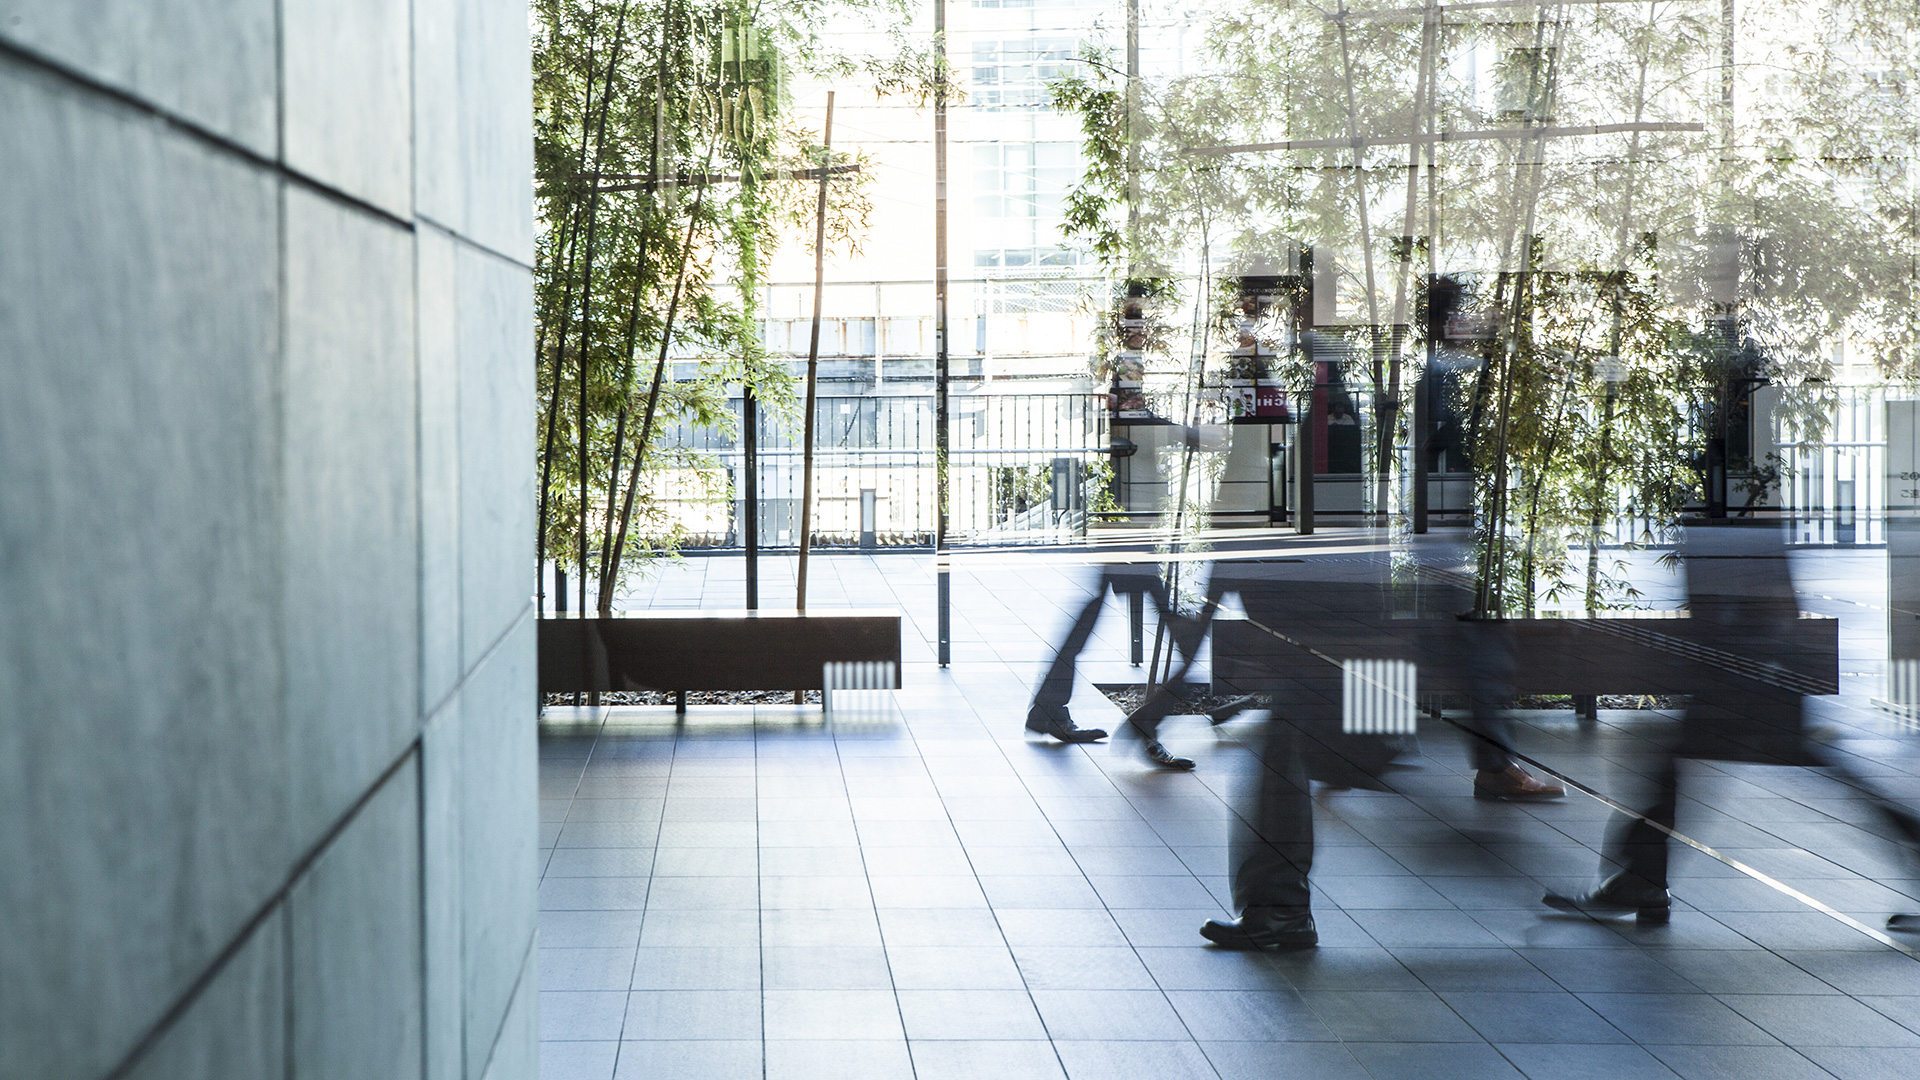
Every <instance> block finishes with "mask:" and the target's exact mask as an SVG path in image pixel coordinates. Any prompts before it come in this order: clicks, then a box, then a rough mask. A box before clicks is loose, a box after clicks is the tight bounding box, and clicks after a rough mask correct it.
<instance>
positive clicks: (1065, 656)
mask: <svg viewBox="0 0 1920 1080" xmlns="http://www.w3.org/2000/svg"><path fill="white" fill-rule="evenodd" d="M1107 581H1108V578H1107V576H1106V575H1104V574H1102V575H1101V577H1100V580H1099V581H1098V582H1096V583H1095V584H1094V588H1093V597H1092V599H1090V600H1088V601H1087V604H1086V606H1085V607H1083V608H1081V609H1080V614H1079V616H1078V617H1077V618H1075V619H1074V620H1073V626H1072V627H1071V628H1069V629H1068V630H1067V636H1066V638H1065V639H1064V640H1062V641H1061V642H1060V650H1059V651H1058V652H1056V653H1054V654H1053V666H1051V667H1049V668H1048V669H1047V674H1046V677H1045V678H1043V679H1041V680H1040V688H1039V689H1038V690H1036V691H1034V694H1033V707H1034V708H1036V709H1040V710H1043V711H1045V712H1048V713H1058V712H1060V711H1062V710H1064V709H1065V708H1066V707H1067V702H1069V701H1071V700H1073V669H1074V664H1075V663H1077V662H1078V661H1079V659H1080V650H1082V649H1084V648H1086V647H1087V638H1089V637H1091V636H1092V635H1093V624H1094V623H1096V622H1098V621H1099V620H1100V609H1101V608H1103V607H1105V606H1106V603H1107Z"/></svg>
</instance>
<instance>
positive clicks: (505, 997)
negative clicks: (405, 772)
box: [460, 606, 539, 1080]
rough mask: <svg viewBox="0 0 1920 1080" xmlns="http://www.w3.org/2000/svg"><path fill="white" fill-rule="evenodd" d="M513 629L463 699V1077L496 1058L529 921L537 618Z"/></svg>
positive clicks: (529, 935)
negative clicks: (465, 1050)
mask: <svg viewBox="0 0 1920 1080" xmlns="http://www.w3.org/2000/svg"><path fill="white" fill-rule="evenodd" d="M528 616H529V617H523V618H522V619H521V620H520V621H519V622H518V623H516V624H515V626H514V629H513V632H512V634H511V635H510V636H509V637H508V638H507V639H506V641H504V642H503V643H502V644H501V646H500V648H499V649H498V650H497V651H496V652H494V653H493V655H492V656H491V657H490V658H489V659H488V660H487V661H486V663H485V665H484V666H482V667H481V668H479V669H478V670H476V671H475V672H474V673H473V674H472V675H471V676H470V677H469V678H468V681H467V684H466V687H465V689H464V690H463V691H462V692H461V695H460V714H461V716H460V719H461V770H460V774H461V775H460V778H461V804H460V811H461V812H460V823H461V830H462V832H461V844H462V848H463V851H462V854H461V861H460V865H461V881H462V886H461V894H462V895H463V896H464V897H465V900H466V904H465V908H464V915H463V920H462V932H463V934H464V936H465V942H466V944H465V949H464V957H465V959H464V964H465V969H466V991H465V997H466V1007H467V1019H466V1037H467V1068H468V1071H467V1076H468V1077H470V1078H473V1080H478V1077H479V1075H480V1073H479V1070H480V1069H482V1068H483V1067H484V1066H485V1064H486V1062H487V1061H488V1060H489V1059H490V1058H491V1057H492V1056H493V1053H492V1052H493V1048H494V1039H495V1036H496V1033H498V1032H500V1031H502V1030H504V1029H503V1028H502V1027H501V1024H502V1018H503V1017H504V1016H505V1015H506V1012H507V1007H508V1005H509V1004H510V1003H511V1001H512V993H513V987H514V985H515V984H516V983H517V982H519V981H520V980H519V975H520V967H521V964H522V962H523V961H524V959H525V956H524V950H526V949H527V948H528V947H529V946H530V945H531V943H532V941H533V934H534V927H535V922H536V915H537V912H536V906H537V905H536V900H535V893H534V889H535V869H534V860H535V853H536V849H537V847H538V842H539V841H538V832H539V830H538V818H539V782H538V770H537V768H536V767H535V764H534V761H535V758H536V754H537V747H536V745H535V730H534V725H533V724H532V723H530V722H529V718H530V716H531V715H532V711H533V701H534V693H535V691H534V620H533V619H532V618H531V617H530V616H531V607H530V606H529V608H528Z"/></svg>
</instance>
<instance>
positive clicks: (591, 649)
mask: <svg viewBox="0 0 1920 1080" xmlns="http://www.w3.org/2000/svg"><path fill="white" fill-rule="evenodd" d="M539 627H540V630H539V636H540V675H539V678H540V693H541V696H542V698H543V699H544V697H545V695H547V694H551V693H582V692H586V693H591V692H595V691H600V692H605V691H612V690H656V691H667V692H671V693H675V694H676V695H677V701H678V705H679V707H680V708H681V709H682V710H684V709H685V708H686V692H687V691H689V690H720V691H724V690H792V691H806V690H821V691H826V690H828V689H847V688H848V687H846V686H841V687H835V688H830V687H828V686H827V680H826V678H825V673H826V670H827V665H828V664H880V665H886V664H890V665H891V669H890V670H889V669H887V668H885V667H880V668H866V669H863V670H864V672H865V674H866V675H867V676H868V677H867V680H866V681H868V682H869V683H871V682H873V681H875V680H873V679H872V674H873V673H874V672H876V671H878V672H882V673H885V674H884V675H883V677H882V678H881V679H880V680H878V681H880V682H883V683H885V684H887V686H889V687H890V688H892V689H898V688H899V686H900V613H899V612H898V611H891V610H884V609H846V608H837V609H827V610H816V611H811V612H805V613H802V612H798V611H791V610H760V611H745V610H737V611H735V610H710V611H709V610H687V611H633V612H620V613H618V614H615V615H613V616H611V617H606V618H602V617H600V616H597V615H595V616H588V617H586V618H581V617H579V616H567V615H562V616H558V617H549V618H544V619H541V620H540V623H539Z"/></svg>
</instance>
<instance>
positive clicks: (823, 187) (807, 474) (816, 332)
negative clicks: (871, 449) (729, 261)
mask: <svg viewBox="0 0 1920 1080" xmlns="http://www.w3.org/2000/svg"><path fill="white" fill-rule="evenodd" d="M820 138H821V145H820V199H819V202H818V204H817V206H816V208H815V211H814V222H813V336H812V338H811V339H810V340H809V342H808V344H807V415H806V434H805V435H804V436H803V437H804V438H805V439H806V443H805V445H804V446H802V447H801V450H800V462H801V464H800V572H799V580H798V581H797V582H796V583H795V586H794V604H793V606H794V607H796V608H798V609H799V610H801V611H805V610H807V549H808V548H810V547H812V546H813V411H814V400H815V394H816V393H817V392H818V385H819V380H820V298H821V294H822V292H823V290H824V289H825V287H826V276H827V177H828V176H829V175H831V174H830V173H828V171H827V169H828V167H829V166H830V165H831V163H832V161H833V91H831V90H829V91H827V124H826V127H825V129H824V130H823V132H822V134H821V137H820Z"/></svg>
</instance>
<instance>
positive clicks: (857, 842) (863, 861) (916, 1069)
mask: <svg viewBox="0 0 1920 1080" xmlns="http://www.w3.org/2000/svg"><path fill="white" fill-rule="evenodd" d="M894 709H895V711H896V713H898V710H899V705H898V704H897V703H896V704H895V705H894ZM823 711H824V710H823ZM905 719H906V718H905V716H904V715H902V716H901V722H902V726H903V727H904V726H905ZM826 726H827V731H826V734H827V737H828V738H831V739H832V740H833V763H834V767H835V769H836V770H837V772H838V774H839V776H840V793H841V797H842V798H844V799H846V801H847V821H848V822H849V823H850V824H851V825H852V826H853V844H854V850H855V851H857V852H859V857H860V878H861V880H862V881H864V882H865V883H866V886H867V903H868V904H870V905H872V908H873V928H874V932H875V933H876V934H878V935H879V937H880V961H881V963H884V964H886V965H887V988H888V989H889V990H890V991H891V992H892V994H893V1012H894V1016H896V1017H897V1018H898V1019H899V1021H900V1043H901V1045H902V1046H903V1047H904V1048H905V1049H906V1052H907V1071H908V1072H909V1073H911V1074H912V1075H913V1076H915V1077H916V1078H917V1077H918V1076H919V1075H920V1064H919V1062H917V1061H915V1060H914V1057H913V1040H912V1038H911V1037H909V1036H908V1034H907V1011H906V1007H905V1006H904V1005H902V1004H901V1003H900V983H899V980H897V979H895V978H894V974H893V954H892V953H891V952H890V951H889V950H888V949H887V928H886V927H885V925H883V924H882V923H881V922H880V902H879V898H878V897H876V896H874V894H873V875H872V873H870V872H869V871H868V869H867V845H866V842H865V840H864V839H862V837H861V835H860V819H859V818H858V817H857V816H855V814H854V812H853V792H852V791H851V790H849V789H848V787H847V763H846V759H845V758H844V757H842V756H841V754H840V737H839V734H838V733H837V732H835V731H834V730H833V716H832V714H828V716H827V720H826ZM909 737H911V736H909ZM917 748H918V744H916V749H917ZM923 767H924V763H923ZM756 800H757V795H756Z"/></svg>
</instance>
